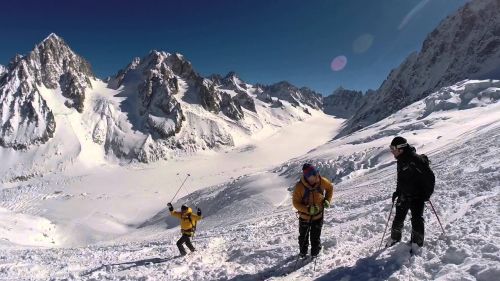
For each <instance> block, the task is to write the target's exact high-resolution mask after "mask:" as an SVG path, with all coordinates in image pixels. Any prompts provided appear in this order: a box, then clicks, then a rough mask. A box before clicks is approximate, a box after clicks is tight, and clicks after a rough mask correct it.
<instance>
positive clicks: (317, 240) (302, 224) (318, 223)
mask: <svg viewBox="0 0 500 281" xmlns="http://www.w3.org/2000/svg"><path fill="white" fill-rule="evenodd" d="M322 227H323V217H321V218H320V219H318V220H313V221H309V220H304V219H302V218H300V219H299V247H300V254H301V255H306V254H307V249H308V248H309V238H311V239H310V240H311V256H317V255H318V254H319V251H320V250H321V228H322Z"/></svg>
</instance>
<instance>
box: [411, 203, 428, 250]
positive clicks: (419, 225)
mask: <svg viewBox="0 0 500 281" xmlns="http://www.w3.org/2000/svg"><path fill="white" fill-rule="evenodd" d="M424 206H425V202H424V201H423V200H413V201H412V202H411V204H410V210H411V242H412V243H417V245H419V246H420V247H422V246H423V245H424Z"/></svg>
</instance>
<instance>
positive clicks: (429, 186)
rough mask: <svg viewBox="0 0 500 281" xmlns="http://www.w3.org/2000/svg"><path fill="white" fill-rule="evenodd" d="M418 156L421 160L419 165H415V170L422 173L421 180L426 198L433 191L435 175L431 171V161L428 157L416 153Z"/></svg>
mask: <svg viewBox="0 0 500 281" xmlns="http://www.w3.org/2000/svg"><path fill="white" fill-rule="evenodd" d="M418 158H420V160H421V163H422V164H421V165H418V166H417V167H416V169H417V172H418V173H420V174H421V175H422V177H421V182H422V185H423V187H424V193H425V196H426V198H429V197H431V195H432V193H434V186H435V185H436V176H435V175H434V172H433V171H432V169H431V167H430V164H431V161H430V160H429V157H427V155H425V154H420V155H418Z"/></svg>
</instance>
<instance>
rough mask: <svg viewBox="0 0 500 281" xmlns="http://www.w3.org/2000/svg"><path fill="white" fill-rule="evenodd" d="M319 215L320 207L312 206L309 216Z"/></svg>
mask: <svg viewBox="0 0 500 281" xmlns="http://www.w3.org/2000/svg"><path fill="white" fill-rule="evenodd" d="M318 213H319V207H318V206H316V205H312V206H311V207H309V215H311V216H314V215H317V214H318Z"/></svg>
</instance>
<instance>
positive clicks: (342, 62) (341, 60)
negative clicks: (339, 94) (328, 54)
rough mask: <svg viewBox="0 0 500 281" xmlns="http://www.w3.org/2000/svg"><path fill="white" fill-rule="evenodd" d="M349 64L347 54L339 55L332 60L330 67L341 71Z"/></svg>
mask: <svg viewBox="0 0 500 281" xmlns="http://www.w3.org/2000/svg"><path fill="white" fill-rule="evenodd" d="M346 65H347V57H346V56H338V57H336V58H334V59H333V60H332V63H331V64H330V67H331V68H332V70H333V71H341V70H342V69H344V68H345V66H346Z"/></svg>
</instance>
